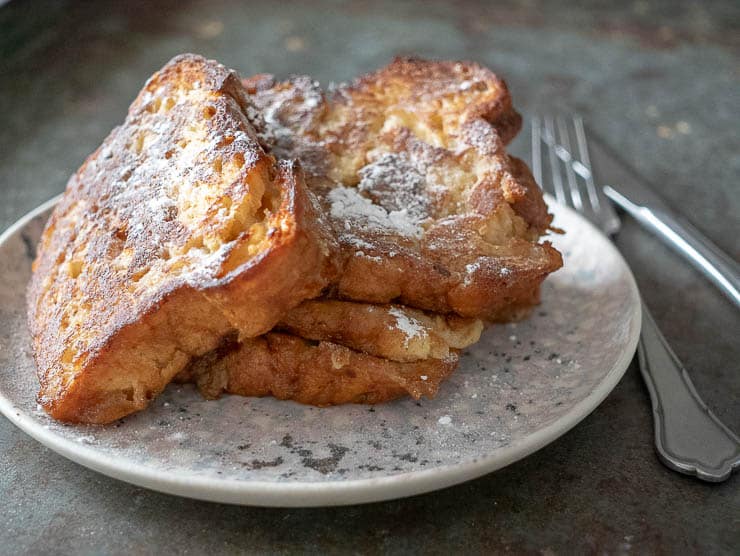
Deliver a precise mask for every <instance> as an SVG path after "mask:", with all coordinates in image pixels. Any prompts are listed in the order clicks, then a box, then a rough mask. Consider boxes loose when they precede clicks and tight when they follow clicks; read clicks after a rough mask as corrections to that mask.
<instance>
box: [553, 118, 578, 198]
mask: <svg viewBox="0 0 740 556" xmlns="http://www.w3.org/2000/svg"><path fill="white" fill-rule="evenodd" d="M555 121H556V123H557V132H558V137H557V138H556V147H555V152H556V154H557V155H558V158H559V159H560V160H561V161H562V162H563V165H564V166H565V176H566V178H567V180H568V188H569V190H570V198H571V199H572V200H573V206H574V207H575V209H576V210H580V211H582V210H584V208H585V207H584V205H583V198H582V197H581V190H580V188H579V187H578V181H577V180H576V174H575V172H574V171H573V166H572V161H573V160H572V157H571V154H570V153H571V152H572V149H571V146H570V133H569V132H568V126H567V125H566V123H565V119H564V118H563V117H562V116H558V117H557V118H556V120H555Z"/></svg>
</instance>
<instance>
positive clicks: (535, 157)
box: [532, 116, 545, 189]
mask: <svg viewBox="0 0 740 556" xmlns="http://www.w3.org/2000/svg"><path fill="white" fill-rule="evenodd" d="M541 143H542V132H541V129H540V118H539V117H538V116H533V117H532V175H533V176H534V181H536V182H537V183H538V184H539V185H540V187H542V188H543V189H544V187H545V184H544V182H543V181H542V150H541V149H542V144H541Z"/></svg>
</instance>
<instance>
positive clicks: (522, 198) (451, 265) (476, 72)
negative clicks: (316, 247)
mask: <svg viewBox="0 0 740 556" xmlns="http://www.w3.org/2000/svg"><path fill="white" fill-rule="evenodd" d="M245 85H246V87H247V90H248V91H249V93H250V95H251V98H252V99H253V101H254V103H255V105H256V107H257V109H258V110H257V111H256V112H255V113H254V114H252V113H250V115H252V116H253V118H252V121H253V122H254V124H255V127H256V129H257V132H258V135H259V137H260V140H261V141H262V143H263V145H265V147H266V148H267V149H268V150H271V152H273V153H275V155H276V156H278V157H281V158H297V159H299V160H300V161H301V163H302V164H303V166H304V168H305V170H306V176H307V181H308V185H309V187H310V188H311V189H312V190H313V191H315V192H316V193H317V194H318V195H319V197H320V199H321V201H322V204H323V205H324V209H325V210H326V212H327V214H328V215H329V216H330V219H331V221H332V224H333V226H334V230H335V233H336V235H337V236H338V240H339V242H340V246H341V250H342V253H343V256H344V263H343V264H344V267H343V271H342V274H341V279H340V280H339V282H338V284H337V285H336V292H335V295H336V296H338V297H340V298H345V299H351V300H357V301H366V302H370V303H389V302H397V303H401V304H403V305H408V306H412V307H417V308H420V309H425V310H430V311H435V312H440V313H448V312H456V313H458V314H459V315H462V316H466V317H474V318H485V319H489V320H505V319H508V318H511V317H512V316H521V315H522V313H524V312H526V309H527V308H528V307H531V306H532V305H533V304H535V303H537V301H538V292H539V285H540V283H541V282H542V280H543V279H544V278H545V277H546V276H547V275H548V274H549V273H551V272H553V271H554V270H557V269H558V268H559V267H560V266H561V265H562V259H561V256H560V253H558V252H557V251H556V250H555V249H554V248H553V247H552V246H551V245H550V244H549V243H547V242H544V243H538V239H539V237H540V236H541V235H542V234H543V233H545V232H546V230H547V229H548V227H549V225H550V222H551V216H550V215H549V214H548V212H547V207H546V206H545V203H544V201H543V199H542V194H541V191H540V189H539V187H538V186H537V184H536V183H535V182H534V180H533V178H532V175H531V174H530V172H529V170H528V169H527V167H526V165H525V164H524V163H523V162H522V161H520V160H518V159H516V158H513V157H510V156H509V155H507V154H506V151H505V144H506V143H507V142H508V141H509V140H510V139H511V138H512V137H513V136H514V135H515V134H516V132H517V131H518V130H519V127H520V125H521V118H520V117H519V115H518V114H517V113H516V111H515V110H514V109H513V108H512V104H511V96H510V95H509V92H508V90H507V88H506V85H505V83H504V82H503V81H502V80H501V79H499V78H498V77H496V76H495V75H494V74H493V73H491V72H490V71H489V70H487V69H485V68H483V67H481V66H479V65H477V64H473V63H468V62H429V61H424V60H416V59H398V60H396V61H394V62H393V63H391V64H390V65H388V66H387V67H385V68H382V69H380V70H379V71H377V72H374V73H371V74H369V75H366V76H364V77H361V78H359V79H357V80H356V81H355V82H354V83H352V84H351V85H341V86H339V87H335V88H334V89H332V90H331V91H330V92H328V93H326V94H325V93H324V92H323V91H322V90H321V89H320V88H319V86H318V84H317V83H316V82H314V81H312V80H311V79H310V78H307V77H297V78H293V79H291V80H289V81H286V82H280V83H278V82H275V81H274V79H272V78H271V77H270V76H265V75H261V76H255V77H253V78H250V79H248V80H245Z"/></svg>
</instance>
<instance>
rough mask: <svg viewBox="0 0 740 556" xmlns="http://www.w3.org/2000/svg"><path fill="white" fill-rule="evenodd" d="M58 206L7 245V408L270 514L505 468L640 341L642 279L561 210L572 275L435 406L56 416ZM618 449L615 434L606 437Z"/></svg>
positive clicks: (229, 402)
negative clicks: (45, 257)
mask: <svg viewBox="0 0 740 556" xmlns="http://www.w3.org/2000/svg"><path fill="white" fill-rule="evenodd" d="M52 206H53V201H50V202H49V203H47V204H45V205H43V206H41V207H39V208H38V209H37V210H35V211H33V212H32V213H30V214H28V215H27V216H25V217H24V218H23V219H21V220H20V221H19V222H17V223H16V224H15V225H14V226H12V227H11V228H10V229H9V230H8V231H7V232H5V233H4V234H3V236H2V238H0V326H1V331H0V410H2V412H3V413H4V414H5V415H6V416H7V417H8V418H9V419H10V420H11V421H12V422H13V423H15V424H16V425H17V426H18V427H20V428H21V429H22V430H24V431H25V432H26V433H28V434H29V435H31V436H32V437H34V438H35V439H37V440H38V441H39V442H42V443H43V444H45V445H46V446H48V447H49V448H51V449H53V450H55V451H57V452H59V453H60V454H62V455H63V456H65V457H68V458H70V459H72V460H74V461H76V462H78V463H80V464H82V465H85V466H87V467H90V468H92V469H95V470H96V471H99V472H101V473H105V474H106V475H110V476H112V477H116V478H118V479H122V480H124V481H129V482H131V483H135V484H138V485H141V486H145V487H148V488H152V489H155V490H160V491H163V492H168V493H172V494H178V495H182V496H189V497H193V498H201V499H205V500H214V501H220V502H231V503H238V504H255V505H266V506H317V505H335V504H351V503H360V502H370V501H375V500H384V499H389V498H398V497H402V496H409V495H412V494H418V493H421V492H426V491H430V490H434V489H438V488H442V487H445V486H449V485H452V484H455V483H459V482H462V481H465V480H468V479H472V478H474V477H478V476H480V475H483V474H485V473H489V472H491V471H494V470H496V469H499V468H501V467H503V466H505V465H508V464H510V463H512V462H514V461H516V460H518V459H521V458H523V457H525V456H526V455H528V454H530V453H532V452H534V451H535V450H537V449H539V448H541V447H542V446H544V445H546V444H547V443H549V442H552V441H553V440H554V439H556V438H557V437H559V436H560V435H562V434H563V433H565V432H566V431H567V430H568V429H570V428H571V427H573V426H574V425H575V424H576V423H578V422H579V421H580V420H581V419H583V418H584V417H585V416H586V415H588V414H589V413H590V412H591V411H592V410H593V409H594V408H595V407H596V406H597V405H598V404H599V403H600V402H601V401H602V400H603V399H604V398H605V397H606V395H607V394H608V393H609V392H610V391H611V390H612V388H614V386H615V385H616V384H617V382H618V381H619V379H620V378H621V377H622V375H623V374H624V371H625V369H626V368H627V365H628V364H629V362H630V360H631V358H632V356H633V354H634V351H635V346H636V344H637V338H638V334H639V326H640V325H639V323H640V305H639V302H638V294H637V289H636V287H635V282H634V279H633V278H632V274H631V273H630V271H629V268H628V267H627V265H626V264H625V262H624V260H623V259H622V257H621V256H620V255H619V253H618V252H617V251H616V249H615V248H614V247H613V246H612V244H611V243H610V242H609V241H608V240H607V239H606V238H605V237H604V236H603V235H601V233H599V232H598V231H597V230H596V229H595V228H593V227H592V226H591V225H590V224H589V223H588V222H586V221H585V220H584V219H583V218H581V217H580V216H579V215H577V214H576V213H574V212H572V211H570V210H568V209H566V208H563V207H559V206H553V211H554V212H555V215H556V216H555V225H557V226H560V227H562V228H564V229H566V230H567V231H568V233H567V234H566V235H564V236H562V237H555V238H553V239H554V242H555V244H556V246H557V247H558V248H559V249H560V250H561V251H562V252H563V254H564V256H565V266H564V268H563V269H562V270H560V271H558V272H557V273H555V274H554V275H552V276H551V277H550V278H548V280H547V281H546V283H545V285H544V288H543V292H542V297H543V303H542V305H541V306H540V307H538V308H537V310H536V311H535V312H534V314H533V315H532V317H531V318H530V319H529V320H528V321H526V322H522V323H518V324H510V325H500V326H493V327H490V328H489V329H488V330H487V331H486V332H485V333H484V335H483V337H482V339H481V341H480V342H479V343H478V344H477V345H475V346H474V347H473V348H472V349H470V350H468V351H467V352H466V353H465V354H464V356H463V357H462V360H461V364H460V368H459V369H458V371H457V372H456V373H455V374H454V375H453V376H452V378H451V379H450V380H448V381H447V382H446V383H445V384H443V385H442V388H441V389H440V392H439V394H438V396H437V398H436V399H435V400H432V401H429V400H423V401H421V402H415V401H413V400H402V401H397V402H392V403H388V404H384V405H379V406H376V407H372V408H370V407H367V406H353V405H352V406H351V405H347V406H340V407H332V408H325V409H317V408H313V407H307V406H302V405H298V404H295V403H292V402H281V401H277V400H274V399H271V398H265V399H251V398H241V397H237V396H226V397H224V398H222V399H220V400H218V401H205V400H203V399H202V398H201V397H200V395H199V394H198V393H197V392H196V391H195V390H194V389H193V388H192V387H189V386H174V385H173V386H171V387H169V388H168V389H167V390H166V391H165V393H164V394H163V395H162V396H160V397H159V398H158V399H156V400H155V402H154V403H153V404H152V406H151V407H150V408H149V409H147V410H146V411H143V412H141V413H139V414H137V415H132V416H130V417H128V418H126V419H123V420H121V421H119V422H117V423H114V424H112V425H109V426H105V427H93V426H69V425H62V424H60V423H57V422H55V421H53V420H51V419H50V418H49V417H47V416H46V414H45V413H44V412H43V411H41V410H40V409H39V408H38V407H37V405H36V402H35V394H36V389H37V386H38V385H37V382H36V376H35V370H34V364H33V361H32V358H31V355H30V347H29V336H28V333H27V331H26V323H25V287H26V283H27V282H28V279H29V275H30V266H31V259H32V256H33V252H34V246H35V245H36V242H37V240H38V238H39V236H40V234H41V231H42V229H43V225H44V223H45V221H46V219H47V217H48V215H49V213H50V210H51V207H52ZM604 441H605V442H606V441H607V440H606V439H605V440H604Z"/></svg>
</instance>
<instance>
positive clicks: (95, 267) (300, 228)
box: [28, 55, 333, 423]
mask: <svg viewBox="0 0 740 556" xmlns="http://www.w3.org/2000/svg"><path fill="white" fill-rule="evenodd" d="M248 109H250V106H249V99H248V98H247V96H246V94H245V92H244V90H243V88H242V86H241V84H240V81H239V79H238V77H237V76H236V74H235V73H234V72H232V71H230V70H228V69H226V68H225V67H223V66H222V65H220V64H218V63H216V62H213V61H208V60H205V59H203V58H201V57H199V56H194V55H183V56H178V57H177V58H174V59H173V60H172V61H171V62H169V63H168V64H167V65H166V66H165V67H164V68H163V69H162V70H161V71H159V72H157V73H156V74H154V76H152V78H151V79H150V80H149V81H148V82H147V83H146V85H145V87H144V89H143V90H142V91H141V92H140V94H139V95H138V97H137V98H136V100H135V101H134V103H133V104H132V105H131V107H130V109H129V113H128V116H127V118H126V120H125V122H124V123H123V124H122V125H121V126H120V127H118V128H116V129H114V130H113V131H112V132H111V134H110V135H109V136H108V138H107V139H106V140H105V141H104V143H103V144H102V145H101V146H100V148H98V149H97V150H96V151H95V152H94V153H93V154H92V155H90V157H89V158H88V159H87V160H86V161H85V163H84V164H83V165H82V167H81V168H80V169H79V170H78V172H77V173H76V174H75V175H74V176H72V178H71V179H70V181H69V183H68V185H67V190H66V192H65V194H64V196H63V198H62V199H61V201H60V202H59V204H58V206H57V207H56V209H55V210H54V213H53V214H52V216H51V218H50V220H49V222H48V224H47V227H46V230H45V232H44V234H43V237H42V239H41V242H40V245H39V248H38V255H37V259H36V261H35V263H34V266H33V269H34V271H33V277H32V280H31V283H30V285H29V289H28V321H29V325H30V329H31V333H32V338H33V349H34V356H35V359H36V364H37V367H38V376H39V380H40V383H41V389H40V391H39V395H38V399H39V402H40V403H41V404H42V405H43V407H44V408H45V409H46V410H47V411H48V412H49V413H50V414H51V415H52V416H53V417H54V418H56V419H59V420H62V421H71V422H86V423H105V422H109V421H112V420H114V419H117V418H119V417H122V416H124V415H126V414H129V413H131V412H134V411H137V410H140V409H142V408H144V407H145V406H146V405H147V404H148V403H149V402H150V400H151V399H152V398H153V397H154V396H156V395H157V394H158V393H159V392H160V391H161V390H162V389H163V388H164V387H165V385H166V384H167V383H168V382H170V380H171V379H172V377H174V376H175V375H176V374H177V373H178V372H179V371H180V370H182V369H183V368H184V367H185V366H186V365H187V364H188V362H189V360H190V359H191V358H192V357H195V356H200V355H203V354H204V353H207V352H209V351H211V350H213V349H214V348H216V347H217V346H218V345H219V344H220V342H221V340H222V338H223V337H224V336H226V335H232V334H237V335H238V336H239V337H243V338H248V337H254V336H257V335H260V334H263V333H265V332H267V331H268V330H270V329H271V328H272V327H273V326H274V325H275V324H276V323H277V322H278V320H279V319H280V318H281V317H282V316H283V314H284V313H285V312H286V311H288V310H289V309H291V308H292V307H294V306H296V305H298V304H299V303H300V302H301V301H303V300H305V299H307V298H311V297H315V296H317V295H318V294H319V293H320V292H321V290H322V289H323V288H324V286H325V285H326V284H327V282H328V281H329V279H330V277H331V274H332V268H333V267H332V264H331V263H330V262H329V252H330V249H331V239H330V234H329V231H328V229H327V228H326V225H325V224H323V223H322V221H321V219H320V214H319V213H320V209H319V208H318V205H317V204H316V201H315V199H314V198H313V196H312V195H311V194H310V193H309V192H308V191H307V190H306V187H305V183H304V181H303V176H302V173H301V172H300V171H299V170H298V169H297V168H296V167H295V166H294V165H293V164H291V163H287V162H285V163H281V164H279V165H278V164H276V162H275V160H274V159H273V158H272V156H270V155H267V154H265V152H264V151H263V150H262V148H261V147H260V145H259V144H258V142H257V139H256V137H255V134H254V130H253V128H252V127H251V125H250V124H249V121H248V119H247V117H246V111H247V110H248Z"/></svg>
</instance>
